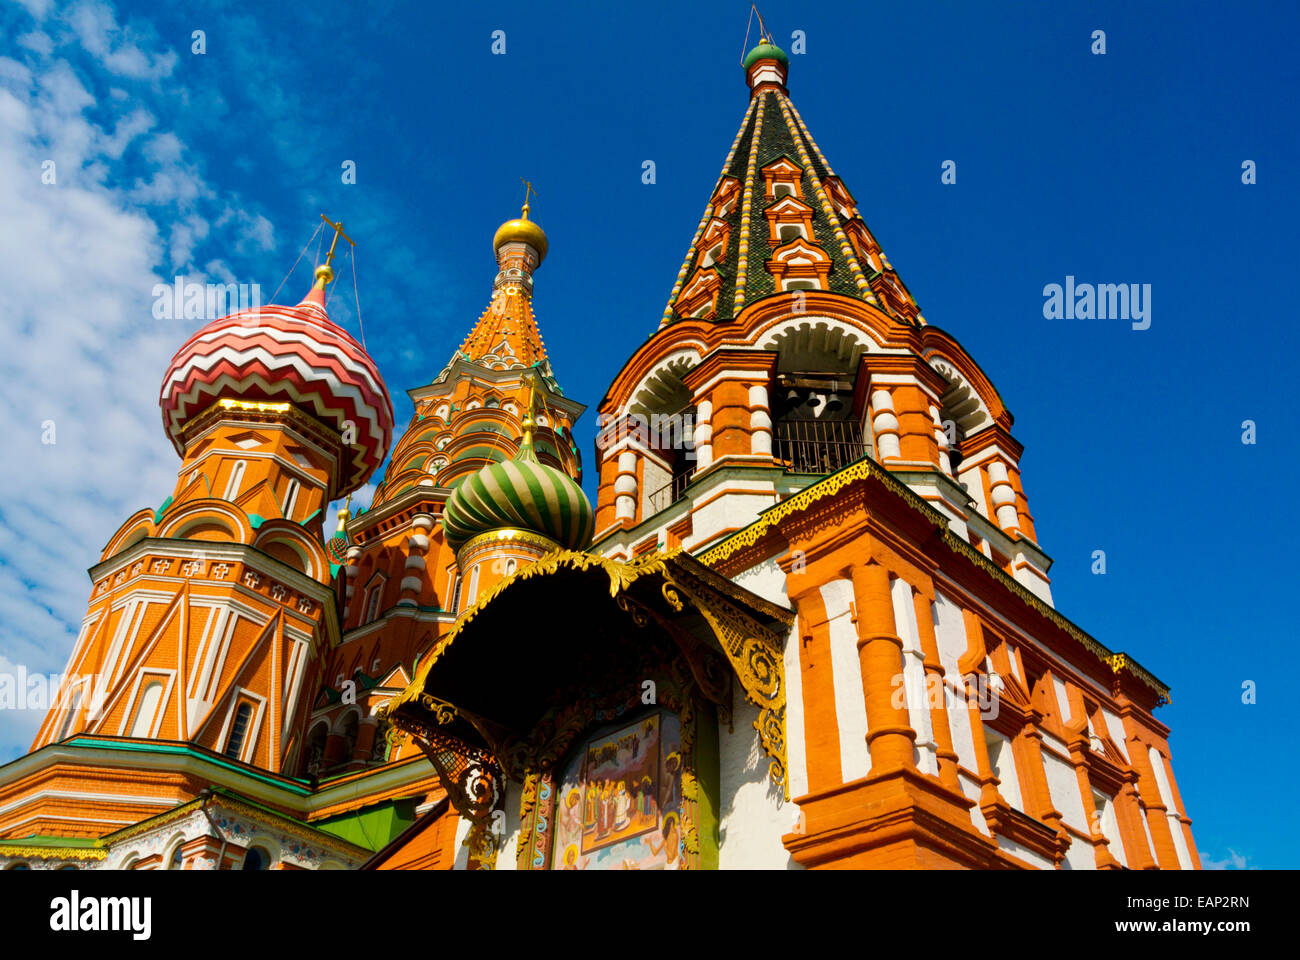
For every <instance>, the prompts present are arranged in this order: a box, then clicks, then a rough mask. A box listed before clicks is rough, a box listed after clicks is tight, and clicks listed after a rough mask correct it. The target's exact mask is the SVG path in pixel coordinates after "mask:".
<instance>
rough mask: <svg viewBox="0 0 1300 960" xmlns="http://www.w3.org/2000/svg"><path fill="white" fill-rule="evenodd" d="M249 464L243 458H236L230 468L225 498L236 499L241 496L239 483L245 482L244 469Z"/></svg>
mask: <svg viewBox="0 0 1300 960" xmlns="http://www.w3.org/2000/svg"><path fill="white" fill-rule="evenodd" d="M247 466H248V464H247V463H245V462H244V461H243V460H236V461H235V465H234V466H233V467H231V468H230V479H229V480H228V481H226V493H225V499H227V500H234V499H235V497H237V496H239V485H240V484H241V483H243V482H244V469H245V468H246V467H247Z"/></svg>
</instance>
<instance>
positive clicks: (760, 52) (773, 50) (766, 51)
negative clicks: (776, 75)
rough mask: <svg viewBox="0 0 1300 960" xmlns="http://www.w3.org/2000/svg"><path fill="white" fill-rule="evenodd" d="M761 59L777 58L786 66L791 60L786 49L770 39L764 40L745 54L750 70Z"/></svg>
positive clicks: (746, 66)
mask: <svg viewBox="0 0 1300 960" xmlns="http://www.w3.org/2000/svg"><path fill="white" fill-rule="evenodd" d="M760 60H776V61H777V62H778V63H780V64H781V65H782V66H784V67H789V66H790V60H789V58H787V57H786V55H785V51H784V50H782V49H781V48H780V47H778V46H777V45H776V44H775V43H772V41H770V40H764V41H763V42H762V43H760V44H759V45H758V46H756V47H755V48H754V49H753V50H751V51H749V53H747V54H746V55H745V69H746V70H748V69H749V68H750V67H752V66H753V65H754V64H756V63H758V61H760Z"/></svg>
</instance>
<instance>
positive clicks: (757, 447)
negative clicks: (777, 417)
mask: <svg viewBox="0 0 1300 960" xmlns="http://www.w3.org/2000/svg"><path fill="white" fill-rule="evenodd" d="M749 430H750V434H749V452H750V453H752V454H756V455H758V456H763V457H770V456H771V455H772V414H771V409H770V408H769V407H768V402H767V386H766V385H765V384H761V383H756V384H754V385H753V386H752V387H750V388H749Z"/></svg>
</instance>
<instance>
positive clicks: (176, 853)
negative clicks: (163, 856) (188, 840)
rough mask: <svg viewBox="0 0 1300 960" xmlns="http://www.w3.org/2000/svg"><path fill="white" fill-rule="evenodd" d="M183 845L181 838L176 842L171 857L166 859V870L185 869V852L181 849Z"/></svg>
mask: <svg viewBox="0 0 1300 960" xmlns="http://www.w3.org/2000/svg"><path fill="white" fill-rule="evenodd" d="M184 846H185V842H184V841H183V840H182V841H178V842H177V844H176V847H175V849H174V850H172V855H171V859H170V860H168V861H167V869H168V870H184V869H185V852H184V850H183V849H182V848H183V847H184Z"/></svg>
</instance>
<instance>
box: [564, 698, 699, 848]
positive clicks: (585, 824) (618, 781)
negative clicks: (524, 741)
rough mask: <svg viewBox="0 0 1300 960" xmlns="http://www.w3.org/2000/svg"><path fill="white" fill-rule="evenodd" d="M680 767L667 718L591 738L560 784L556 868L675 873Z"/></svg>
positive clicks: (650, 718) (673, 721)
mask: <svg viewBox="0 0 1300 960" xmlns="http://www.w3.org/2000/svg"><path fill="white" fill-rule="evenodd" d="M681 769H682V757H681V723H680V721H679V720H678V719H677V717H676V716H675V715H673V714H670V713H661V712H656V713H651V714H647V715H645V716H642V717H640V718H639V719H637V720H635V721H633V722H630V723H626V724H623V725H621V726H619V727H617V728H615V729H612V730H606V731H604V732H600V733H597V734H596V735H595V736H593V737H592V738H591V739H589V740H588V741H587V743H586V744H585V745H584V746H583V747H581V748H580V750H579V751H578V752H577V753H576V755H575V756H574V757H573V758H572V759H571V760H570V761H569V765H568V769H567V770H566V771H565V774H564V776H563V778H562V780H561V783H560V789H559V793H558V795H557V804H556V807H557V809H556V823H555V855H554V859H553V861H552V862H553V863H554V864H555V866H556V867H557V868H559V869H561V870H591V869H606V870H608V869H615V870H617V869H632V870H663V869H678V868H680V866H681V865H682V862H683V851H682V843H681V834H682V830H681Z"/></svg>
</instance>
